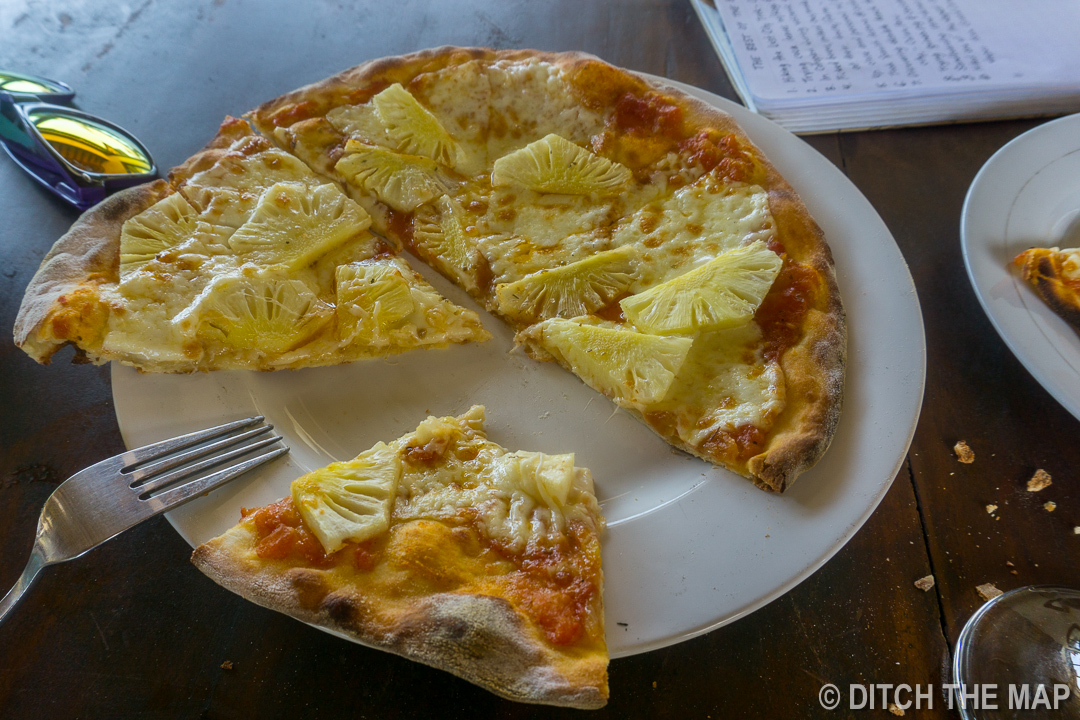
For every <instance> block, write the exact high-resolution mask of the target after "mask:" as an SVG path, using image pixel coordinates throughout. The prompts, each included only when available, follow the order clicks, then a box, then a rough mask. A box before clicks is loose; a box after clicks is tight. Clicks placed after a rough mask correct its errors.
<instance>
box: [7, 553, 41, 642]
mask: <svg viewBox="0 0 1080 720" xmlns="http://www.w3.org/2000/svg"><path fill="white" fill-rule="evenodd" d="M48 564H49V563H48V562H46V561H45V556H44V555H43V554H42V552H41V549H40V546H39V545H38V544H37V543H34V549H33V550H31V551H30V559H29V560H28V561H27V562H26V567H25V568H24V569H23V572H22V575H21V576H20V577H19V579H18V580H17V581H16V582H15V587H13V588H11V590H9V591H8V594H7V595H5V596H4V599H3V600H0V623H3V622H4V620H5V619H6V618H7V616H8V614H9V613H10V612H11V609H12V608H14V607H15V603H17V602H19V598H21V597H22V596H23V593H25V592H26V591H27V590H28V589H29V588H30V586H31V585H33V584H34V580H35V579H37V576H38V573H39V572H41V568H43V567H45V566H46V565H48Z"/></svg>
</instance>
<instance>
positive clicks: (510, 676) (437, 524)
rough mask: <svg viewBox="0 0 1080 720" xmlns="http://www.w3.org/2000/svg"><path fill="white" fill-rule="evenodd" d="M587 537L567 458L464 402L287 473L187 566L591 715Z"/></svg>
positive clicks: (343, 629)
mask: <svg viewBox="0 0 1080 720" xmlns="http://www.w3.org/2000/svg"><path fill="white" fill-rule="evenodd" d="M603 528H604V519H603V517H602V516H601V514H600V509H599V505H598V504H597V501H596V497H595V495H594V491H593V481H592V476H591V475H590V473H589V471H588V470H586V469H584V468H580V467H576V466H575V464H574V455H573V454H572V453H570V454H564V455H545V454H543V453H536V452H524V451H517V452H511V451H508V450H506V449H505V448H502V447H500V446H499V445H497V444H495V443H493V442H492V441H490V440H488V439H487V436H486V434H485V431H484V409H483V408H482V407H479V406H476V407H473V408H472V409H471V410H469V411H468V412H466V413H464V414H463V415H461V416H458V417H443V418H436V417H429V418H427V419H426V420H424V421H423V422H422V423H420V425H419V427H417V429H416V431H415V432H412V433H409V434H407V435H405V436H404V437H401V438H399V439H397V440H395V441H393V442H390V443H383V442H380V443H377V444H376V445H375V446H374V447H372V448H371V449H370V450H367V451H366V452H363V453H361V454H360V455H358V456H357V457H356V458H354V459H352V460H348V461H345V462H336V463H333V464H331V465H329V466H327V467H325V468H321V469H318V470H315V471H313V472H310V473H308V474H306V475H304V476H302V477H300V478H298V479H297V480H295V481H294V482H293V483H292V488H291V495H290V496H289V497H286V498H284V499H283V500H281V501H279V502H277V503H274V504H272V505H268V506H266V507H262V508H256V509H244V510H242V519H241V520H240V522H239V524H238V525H236V526H235V527H233V528H232V529H231V530H229V531H227V532H226V533H225V534H224V535H221V536H220V537H217V538H215V539H213V540H210V541H209V542H206V543H204V544H202V545H200V546H199V547H198V548H196V550H195V552H194V555H193V556H192V561H193V562H194V563H195V565H196V566H198V567H199V569H200V570H202V571H203V572H205V573H206V574H207V575H209V576H210V577H211V578H213V579H214V580H215V581H216V582H218V583H219V584H221V585H223V586H224V587H226V588H228V589H230V590H232V591H233V592H236V593H238V594H239V595H242V596H243V597H245V598H247V599H249V600H252V601H253V602H256V603H259V604H260V605H263V606H265V607H268V608H271V609H273V610H277V611H280V612H284V613H286V614H288V615H291V616H293V617H296V618H299V619H300V620H304V621H305V622H309V623H313V624H315V625H318V626H320V627H324V628H328V629H331V630H335V631H337V632H340V633H344V634H345V635H347V636H349V637H350V638H352V639H354V640H358V641H359V642H361V643H363V644H365V645H369V646H372V647H375V648H379V649H382V650H386V651H389V652H393V653H397V654H399V655H403V656H405V657H407V658H410V659H412V660H417V661H419V662H423V663H426V664H428V665H432V666H434V667H437V668H441V669H443V670H447V671H449V672H452V673H454V674H455V675H458V676H460V677H462V678H464V679H466V680H468V681H470V682H473V683H476V684H477V685H480V686H481V687H484V688H486V689H488V690H490V691H492V692H494V693H496V694H498V695H500V696H502V697H505V698H508V699H511V700H518V701H524V702H534V703H546V704H552V705H564V706H570V707H578V708H596V707H600V706H602V705H604V704H605V702H606V701H607V696H608V685H607V663H608V654H607V646H606V643H605V638H604V616H603V597H602V593H603V573H602V570H601V564H600V535H601V532H602V531H603Z"/></svg>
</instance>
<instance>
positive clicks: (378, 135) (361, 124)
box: [326, 103, 392, 146]
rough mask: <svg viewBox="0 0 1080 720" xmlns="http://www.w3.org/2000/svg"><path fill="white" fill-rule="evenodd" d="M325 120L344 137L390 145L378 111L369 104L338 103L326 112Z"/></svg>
mask: <svg viewBox="0 0 1080 720" xmlns="http://www.w3.org/2000/svg"><path fill="white" fill-rule="evenodd" d="M326 121H327V122H329V123H330V124H331V125H333V126H334V129H335V130H337V131H339V132H340V133H341V134H343V135H345V136H346V137H356V138H361V139H363V140H366V141H368V142H371V143H374V144H375V145H384V146H386V145H391V144H392V143H391V141H390V138H388V137H387V136H386V127H385V126H384V125H383V123H382V120H380V119H379V113H377V112H375V108H374V107H373V106H372V105H371V104H370V103H366V104H364V105H339V106H338V107H336V108H334V109H333V110H331V111H329V112H328V113H326Z"/></svg>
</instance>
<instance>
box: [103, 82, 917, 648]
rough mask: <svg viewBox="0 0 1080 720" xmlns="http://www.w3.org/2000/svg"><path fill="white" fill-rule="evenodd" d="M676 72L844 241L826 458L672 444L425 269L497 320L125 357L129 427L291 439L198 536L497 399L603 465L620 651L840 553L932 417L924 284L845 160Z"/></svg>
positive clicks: (610, 592)
mask: <svg viewBox="0 0 1080 720" xmlns="http://www.w3.org/2000/svg"><path fill="white" fill-rule="evenodd" d="M671 84H674V83H671ZM677 87H680V88H681V89H683V90H685V91H686V92H689V93H691V94H693V95H696V96H697V97H699V98H701V99H703V100H705V101H706V102H709V103H711V104H713V105H715V106H717V107H719V108H722V109H724V110H726V111H728V112H730V113H732V114H733V115H735V116H736V118H737V119H738V121H739V122H740V123H741V124H742V126H743V127H744V128H745V129H746V132H747V133H748V134H749V135H750V137H751V138H753V139H754V141H755V142H756V143H757V144H758V145H759V146H760V147H761V148H762V149H763V150H764V151H765V153H766V154H767V155H768V157H769V158H771V159H772V161H773V162H774V163H775V164H776V166H777V167H779V169H780V171H781V172H782V173H783V174H784V176H785V177H786V178H787V179H788V180H789V181H790V182H791V184H792V185H793V186H794V187H795V189H796V190H797V191H798V192H799V194H800V195H801V196H802V197H803V199H804V200H805V201H806V204H807V205H808V206H809V208H810V211H811V212H812V213H813V215H814V217H815V218H816V219H817V220H818V222H819V223H820V224H821V226H822V227H823V228H824V230H825V234H826V236H827V237H828V239H829V242H830V244H831V246H832V250H833V254H834V256H835V259H836V266H837V271H838V276H839V277H838V279H839V283H840V289H841V292H842V294H843V298H844V302H845V304H846V307H847V313H848V323H849V325H848V327H849V333H850V342H849V346H848V363H849V364H848V378H847V388H846V398H845V402H844V413H843V416H842V418H841V420H840V424H839V428H838V430H837V433H836V437H835V440H834V441H833V444H832V448H831V449H830V450H829V452H828V453H827V454H826V455H825V457H824V458H823V459H822V460H821V462H820V463H818V465H817V466H816V467H815V468H813V469H812V470H811V471H810V472H807V473H806V474H805V475H804V476H803V477H801V478H800V479H799V481H798V482H797V483H796V484H795V485H794V486H793V487H792V488H791V490H789V491H788V492H787V493H786V494H785V495H783V496H776V495H770V494H767V493H765V492H762V491H761V490H758V489H757V488H756V487H754V486H753V485H752V484H751V483H750V482H749V481H748V480H745V479H743V478H741V477H738V476H736V475H734V474H732V473H729V472H726V471H723V470H718V469H716V468H714V467H712V466H711V465H709V464H707V463H705V462H703V461H701V460H697V459H695V458H691V457H689V456H687V455H685V454H683V453H679V452H674V451H672V450H671V449H670V448H669V447H668V446H667V445H666V444H665V443H664V442H663V441H661V440H660V439H659V438H657V437H656V435H654V434H653V433H652V431H650V430H648V429H647V428H646V427H645V426H644V425H643V424H642V423H640V422H638V421H637V420H635V419H633V418H631V417H630V416H629V415H628V414H626V413H625V412H623V411H621V410H618V409H617V408H616V406H615V405H614V404H612V403H611V402H610V401H608V400H607V399H606V398H604V397H603V396H601V395H599V394H598V393H596V392H594V391H592V390H590V389H589V388H587V387H586V386H585V385H583V384H582V383H581V382H580V381H579V380H577V379H576V378H575V377H573V376H572V375H570V374H569V373H567V372H565V371H564V370H562V369H561V368H560V367H558V366H556V365H555V364H553V363H538V362H534V361H532V360H530V359H528V358H527V357H525V356H524V355H523V354H520V353H519V352H511V349H512V348H513V341H512V333H511V332H510V330H509V329H508V328H507V327H505V326H504V325H503V324H502V323H501V322H500V321H498V320H496V319H495V318H493V317H491V316H489V315H487V314H486V313H485V312H484V311H483V310H481V309H480V308H479V307H478V306H477V305H476V304H475V303H474V302H473V301H472V300H471V299H470V298H469V297H468V296H467V295H465V294H464V293H463V292H461V291H460V290H458V289H457V288H455V287H453V286H451V285H450V284H449V283H448V282H446V281H445V280H443V279H442V278H441V277H438V276H436V275H434V273H432V272H430V271H428V270H426V269H423V268H421V271H422V272H423V273H424V275H425V276H426V277H427V278H428V279H429V280H430V281H431V282H432V284H433V285H435V287H436V288H437V289H438V290H439V291H440V292H442V293H444V294H445V295H446V296H447V297H449V298H450V299H452V300H453V301H455V302H458V303H460V304H462V305H464V306H466V307H472V308H474V309H476V310H477V311H478V312H480V315H481V317H482V318H483V319H484V325H485V326H486V327H487V328H488V329H489V330H490V331H491V332H492V333H493V334H494V336H495V337H494V339H492V340H490V341H489V342H486V343H482V344H480V345H471V346H464V347H455V348H451V349H447V350H428V351H421V352H412V353H407V354H405V355H402V356H399V357H395V358H391V359H388V360H385V361H371V362H364V363H356V364H353V365H346V366H341V367H332V368H314V369H310V370H298V371H282V372H276V373H251V372H215V373H209V374H203V375H191V376H169V375H140V374H139V373H137V372H135V371H134V370H131V369H130V368H125V367H120V366H118V365H115V364H114V367H113V375H112V378H113V397H114V400H115V403H116V414H117V418H118V419H119V422H120V428H121V431H122V432H123V435H124V439H125V441H126V442H127V444H128V445H129V446H132V447H133V446H137V445H142V444H144V443H148V442H151V441H154V440H159V439H162V438H164V437H167V436H170V435H175V434H177V433H181V432H187V431H191V430H194V429H197V428H201V427H204V426H209V425H213V424H216V423H220V422H222V421H224V420H226V419H232V418H240V417H245V416H247V415H252V414H255V413H260V414H263V415H265V416H267V418H268V419H269V420H270V421H271V422H273V423H274V425H275V426H276V427H277V428H278V430H279V431H280V432H281V433H282V434H283V435H284V436H285V437H286V441H287V442H288V444H289V445H290V446H291V447H292V452H291V453H290V454H289V455H288V456H287V457H286V458H283V459H282V460H278V461H276V462H275V463H273V464H272V467H269V468H264V469H261V470H260V471H258V472H257V473H255V474H253V475H252V476H250V477H245V478H242V479H240V480H238V481H235V482H233V483H232V484H230V485H228V486H226V487H225V488H223V489H221V490H218V491H215V492H214V493H212V494H211V495H209V496H207V497H204V498H200V499H199V500H196V501H195V502H192V503H191V504H189V505H186V506H185V507H183V508H180V509H178V510H176V511H174V512H172V513H170V515H169V520H170V522H172V524H173V526H174V527H175V528H176V529H177V531H179V532H180V534H181V535H182V536H183V537H184V539H185V540H187V541H188V542H189V543H191V544H192V545H195V544H197V543H200V542H203V541H205V540H208V539H210V538H212V537H214V536H216V535H218V534H220V533H222V532H224V531H225V530H226V529H228V528H229V527H231V526H232V525H233V524H235V523H236V522H237V520H238V519H239V516H240V508H241V506H247V507H252V506H258V505H262V504H266V503H269V502H272V501H275V500H277V499H279V498H281V497H284V496H285V495H286V494H287V493H288V490H289V483H290V482H291V481H292V480H293V479H294V478H296V477H297V476H298V475H300V474H302V473H304V472H306V471H308V470H311V469H314V468H317V467H321V466H323V465H325V464H327V463H329V462H331V461H334V460H342V459H347V458H351V457H353V456H355V455H356V454H357V453H359V452H361V451H363V450H366V449H367V448H369V447H370V446H371V445H373V444H374V443H375V442H377V441H379V440H391V439H393V438H396V437H398V436H399V435H401V434H403V433H405V432H408V431H410V430H412V429H413V428H414V427H415V426H416V424H417V423H418V422H419V421H420V420H422V419H423V418H424V417H425V416H427V415H428V414H435V415H451V414H456V413H460V412H462V411H464V410H466V409H468V407H469V406H470V405H473V404H483V405H485V406H486V407H487V417H488V421H487V427H488V432H489V435H490V437H491V439H492V440H494V441H495V442H498V443H500V444H502V445H504V446H507V447H509V448H512V449H521V450H539V451H543V452H548V453H556V452H568V451H573V452H575V453H577V462H578V463H579V464H581V465H583V466H585V467H588V468H590V469H591V470H592V472H593V475H594V477H595V478H596V485H597V494H598V495H599V498H600V501H601V505H602V507H603V510H604V514H605V515H606V517H607V519H608V527H609V531H608V533H607V535H606V537H605V540H604V547H603V553H604V575H605V578H606V587H605V593H604V601H605V605H606V616H607V634H608V645H609V647H610V649H611V653H612V655H613V656H614V657H619V656H624V655H631V654H634V653H639V652H645V651H647V650H652V649H655V648H659V647H663V646H665V645H670V644H673V643H676V642H680V641H683V640H687V639H689V638H691V637H693V636H695V635H699V634H701V633H704V632H708V631H709V630H712V629H714V628H717V627H719V626H721V625H724V624H725V623H729V622H731V621H733V620H736V619H738V618H740V617H742V616H744V615H746V614H748V613H750V612H753V611H754V610H756V609H757V608H760V607H761V606H763V605H765V604H766V603H768V602H770V601H771V600H774V599H775V598H777V597H779V596H780V595H782V594H784V593H785V592H787V591H788V590H790V589H791V588H793V587H794V586H795V585H797V584H798V583H799V582H800V581H802V580H803V579H805V578H806V577H807V576H809V575H810V574H811V573H812V572H814V571H815V570H816V569H817V568H818V567H820V566H821V565H822V564H823V563H825V561H826V560H828V559H829V558H830V557H832V555H833V554H835V553H836V551H837V550H839V549H840V548H841V547H842V546H843V545H844V543H846V542H847V541H848V540H849V539H850V538H851V536H852V535H854V534H855V532H856V531H857V530H858V529H859V527H860V526H861V525H862V524H863V522H864V521H865V520H866V518H867V517H869V515H870V513H871V512H872V511H873V510H874V508H875V507H876V506H877V504H878V502H879V501H880V500H881V498H882V496H884V494H885V491H886V490H887V489H888V488H889V485H890V483H891V482H892V480H893V477H894V476H895V475H896V473H897V471H898V470H899V468H900V465H901V462H902V461H903V458H904V455H905V453H906V452H907V448H908V444H909V443H910V441H911V436H912V433H913V432H914V429H915V423H916V420H917V419H918V413H919V407H920V405H921V403H922V391H923V379H924V374H925V344H924V338H923V327H922V316H921V315H920V312H919V304H918V299H917V297H916V295H915V289H914V285H913V284H912V281H911V276H910V274H909V273H908V269H907V266H906V265H905V263H904V260H903V258H902V257H901V255H900V252H899V250H898V248H897V247H896V244H895V243H894V242H893V239H892V236H891V235H890V234H889V231H888V230H887V229H886V227H885V225H884V223H882V221H881V219H880V218H879V217H878V215H877V213H876V212H875V211H874V209H873V208H872V207H871V206H870V203H869V202H867V200H866V199H865V198H864V197H863V196H862V195H861V194H860V193H859V191H858V190H857V189H856V188H855V186H854V185H852V184H851V182H850V181H848V179H847V178H846V177H844V175H843V174H842V173H840V171H839V170H837V169H836V167H834V166H833V165H832V163H830V162H829V161H828V160H826V159H825V158H824V157H822V156H821V155H819V154H818V153H817V152H816V151H815V150H814V149H812V148H811V147H810V146H809V145H807V144H806V143H804V142H803V141H801V140H799V139H798V138H796V137H795V136H794V135H792V134H790V133H789V132H787V131H786V130H783V129H782V128H780V127H779V126H778V125H774V124H773V123H771V122H769V121H768V120H765V119H763V118H761V117H760V116H758V115H754V114H753V113H750V112H749V111H747V110H745V109H744V108H742V107H741V106H739V105H736V104H734V103H732V102H729V101H727V100H725V99H723V98H720V97H718V96H716V95H712V94H710V93H706V92H704V91H701V90H697V89H694V88H691V87H687V86H682V85H678V86H677Z"/></svg>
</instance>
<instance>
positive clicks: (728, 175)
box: [679, 128, 756, 182]
mask: <svg viewBox="0 0 1080 720" xmlns="http://www.w3.org/2000/svg"><path fill="white" fill-rule="evenodd" d="M679 150H680V151H682V152H683V153H684V154H685V155H686V157H687V158H688V159H689V160H690V161H691V162H696V163H698V164H700V165H701V167H702V168H704V169H705V172H711V171H715V172H716V175H717V176H718V177H719V178H721V179H723V180H727V181H728V182H750V181H751V180H752V179H753V177H754V172H755V169H756V166H755V164H754V158H753V157H752V156H751V155H750V154H749V153H747V152H746V151H745V150H744V149H743V147H742V145H741V144H740V143H739V139H738V138H737V137H735V136H734V135H732V134H727V135H720V133H718V132H717V131H716V130H713V129H711V128H706V129H704V130H702V131H701V132H699V133H698V134H697V135H694V136H693V137H690V138H687V139H686V140H683V141H682V142H681V143H679Z"/></svg>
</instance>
